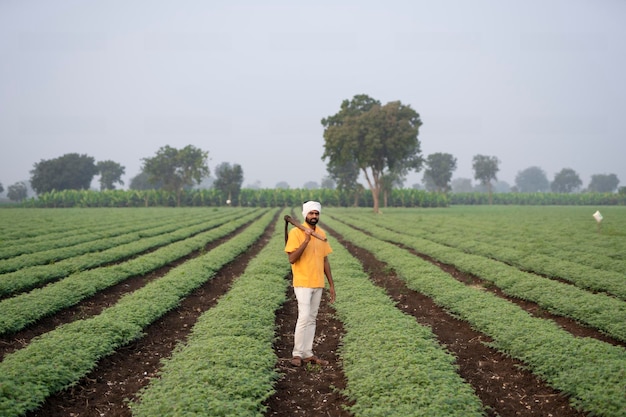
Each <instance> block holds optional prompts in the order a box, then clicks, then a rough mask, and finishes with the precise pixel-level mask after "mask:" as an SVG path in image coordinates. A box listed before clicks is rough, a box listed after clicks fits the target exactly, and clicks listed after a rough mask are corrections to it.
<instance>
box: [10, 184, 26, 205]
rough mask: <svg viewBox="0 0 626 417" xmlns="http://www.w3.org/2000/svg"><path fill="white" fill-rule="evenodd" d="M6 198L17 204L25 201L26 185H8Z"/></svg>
mask: <svg viewBox="0 0 626 417" xmlns="http://www.w3.org/2000/svg"><path fill="white" fill-rule="evenodd" d="M7 197H9V200H11V201H17V202H21V201H24V200H26V197H28V189H27V188H26V183H24V182H23V181H20V182H16V183H15V184H13V185H9V191H7Z"/></svg>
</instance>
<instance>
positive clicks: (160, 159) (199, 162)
mask: <svg viewBox="0 0 626 417" xmlns="http://www.w3.org/2000/svg"><path fill="white" fill-rule="evenodd" d="M208 157H209V153H208V152H206V151H203V150H201V149H198V148H196V147H195V146H193V145H187V146H185V147H184V148H183V149H180V150H178V149H176V148H172V147H171V146H169V145H166V146H163V147H161V148H160V149H159V150H158V151H157V153H156V156H154V157H152V158H143V161H144V163H143V167H142V171H143V172H145V173H146V174H148V179H149V181H150V182H151V183H153V184H157V183H161V184H162V187H163V188H164V189H165V190H167V191H171V192H175V193H176V199H177V204H178V205H179V206H180V198H181V193H182V191H183V189H184V188H185V187H191V186H192V185H193V184H194V182H196V183H200V182H201V181H202V178H204V177H206V176H208V175H209V173H210V171H209V166H208V165H207V159H208Z"/></svg>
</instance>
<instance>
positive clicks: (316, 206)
mask: <svg viewBox="0 0 626 417" xmlns="http://www.w3.org/2000/svg"><path fill="white" fill-rule="evenodd" d="M313 210H317V211H318V212H319V213H321V212H322V205H321V204H320V203H318V202H317V201H307V202H306V203H304V204H303V205H302V217H304V218H305V219H306V215H307V214H309V212H310V211H313Z"/></svg>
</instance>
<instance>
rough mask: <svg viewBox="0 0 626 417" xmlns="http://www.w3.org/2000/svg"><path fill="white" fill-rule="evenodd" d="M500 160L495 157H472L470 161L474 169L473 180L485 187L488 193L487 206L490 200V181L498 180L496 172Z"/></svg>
mask: <svg viewBox="0 0 626 417" xmlns="http://www.w3.org/2000/svg"><path fill="white" fill-rule="evenodd" d="M499 165H500V160H499V159H498V158H497V157H495V156H487V155H474V158H473V159H472V168H474V179H475V180H478V181H480V183H481V184H482V185H484V186H486V187H487V191H488V192H489V204H491V203H492V202H493V200H492V192H493V190H492V184H491V181H496V180H497V179H498V171H499V170H500V168H499Z"/></svg>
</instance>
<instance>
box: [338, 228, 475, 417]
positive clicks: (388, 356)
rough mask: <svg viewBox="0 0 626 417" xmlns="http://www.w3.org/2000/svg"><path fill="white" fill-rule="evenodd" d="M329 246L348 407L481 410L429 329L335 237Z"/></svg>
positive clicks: (387, 412)
mask: <svg viewBox="0 0 626 417" xmlns="http://www.w3.org/2000/svg"><path fill="white" fill-rule="evenodd" d="M331 227H333V228H334V227H335V223H334V222H333V223H332V226H331ZM333 248H334V252H333V255H332V257H333V259H332V264H333V274H334V275H335V277H337V278H336V279H335V287H336V288H337V294H338V296H337V301H336V302H335V304H334V305H335V308H336V310H337V315H338V317H339V319H340V320H341V321H342V322H343V325H344V329H345V330H346V334H345V336H344V337H343V339H342V347H341V351H340V355H341V358H342V363H343V368H344V373H345V375H346V377H347V378H348V385H347V389H346V395H347V396H348V397H349V398H350V399H351V400H353V401H354V402H355V404H354V405H353V406H351V407H350V411H352V412H353V413H354V415H356V416H402V417H406V416H426V415H427V416H433V417H438V416H441V417H444V416H445V417H451V416H463V417H465V416H480V415H482V405H481V403H480V400H479V399H478V398H477V397H476V396H475V395H474V392H473V390H472V388H471V387H470V386H469V385H467V383H466V382H465V381H463V380H462V379H461V378H460V377H459V375H458V373H457V370H456V367H455V365H454V357H452V356H451V355H450V354H448V353H447V352H446V351H445V349H444V348H443V347H441V346H440V345H438V344H437V342H436V340H435V337H434V335H433V334H432V332H431V331H430V330H429V329H428V328H427V327H426V326H421V325H420V324H418V323H417V322H416V321H415V319H414V318H413V317H410V316H407V315H405V314H403V313H402V312H401V311H400V310H398V309H397V308H396V307H395V305H394V303H393V302H392V300H390V299H389V297H388V296H387V295H386V294H385V292H384V290H383V289H381V288H379V287H377V286H375V285H374V284H373V283H372V282H371V281H370V280H369V279H368V276H367V274H366V273H365V272H364V271H363V269H362V266H361V265H360V264H359V262H358V260H357V259H354V258H353V257H352V256H351V255H350V254H349V253H348V251H347V250H346V249H345V248H343V247H342V246H340V245H338V244H337V243H334V244H333ZM342 294H343V295H342ZM382 352H384V353H382Z"/></svg>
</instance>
